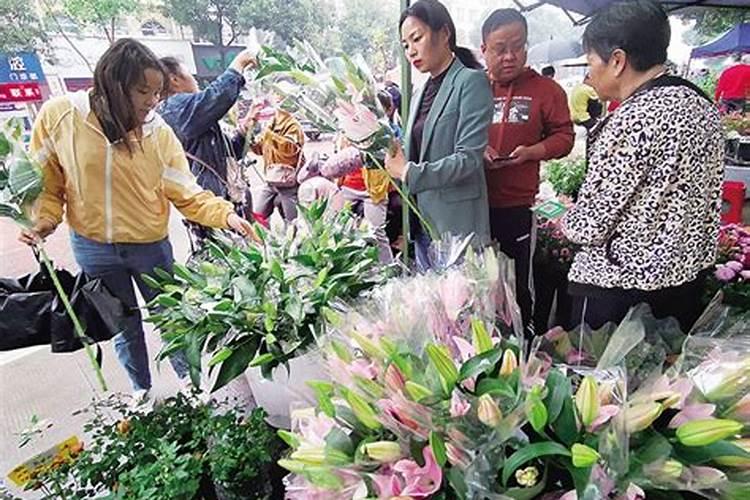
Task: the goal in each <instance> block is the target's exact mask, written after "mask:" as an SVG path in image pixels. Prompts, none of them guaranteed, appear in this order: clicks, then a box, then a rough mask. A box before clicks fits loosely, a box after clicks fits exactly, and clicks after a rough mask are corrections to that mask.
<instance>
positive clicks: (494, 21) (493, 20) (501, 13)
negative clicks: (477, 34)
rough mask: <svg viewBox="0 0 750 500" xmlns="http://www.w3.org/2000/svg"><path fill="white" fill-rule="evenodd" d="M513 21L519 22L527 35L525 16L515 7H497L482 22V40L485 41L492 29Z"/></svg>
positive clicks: (527, 27)
mask: <svg viewBox="0 0 750 500" xmlns="http://www.w3.org/2000/svg"><path fill="white" fill-rule="evenodd" d="M513 23H521V24H522V25H523V31H524V33H526V36H527V37H528V35H529V25H528V23H527V22H526V18H525V17H523V15H522V14H521V13H520V12H518V11H517V10H516V9H497V10H496V11H494V12H493V13H492V14H490V16H489V17H488V18H487V19H485V20H484V23H483V24H482V41H483V42H484V41H486V40H487V37H488V36H490V33H492V32H493V31H495V30H497V29H499V28H501V27H503V26H507V25H509V24H513Z"/></svg>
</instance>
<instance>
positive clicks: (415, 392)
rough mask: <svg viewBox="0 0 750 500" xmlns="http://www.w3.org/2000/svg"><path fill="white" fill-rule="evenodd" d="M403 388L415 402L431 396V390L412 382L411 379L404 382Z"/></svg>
mask: <svg viewBox="0 0 750 500" xmlns="http://www.w3.org/2000/svg"><path fill="white" fill-rule="evenodd" d="M404 388H405V389H406V393H407V394H408V395H409V397H410V398H411V399H412V400H414V401H417V402H419V401H420V400H421V399H424V398H428V397H430V396H432V391H431V390H429V389H428V388H427V387H425V386H423V385H420V384H418V383H416V382H412V381H411V380H409V381H407V382H406V384H404Z"/></svg>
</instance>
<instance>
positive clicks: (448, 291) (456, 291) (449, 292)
mask: <svg viewBox="0 0 750 500" xmlns="http://www.w3.org/2000/svg"><path fill="white" fill-rule="evenodd" d="M469 291H470V290H469V283H468V281H467V280H466V278H464V277H463V276H462V275H461V274H450V275H449V276H448V278H447V279H445V280H442V281H441V283H440V289H439V290H438V294H439V296H440V299H441V302H442V303H443V306H444V307H445V313H446V314H447V315H448V319H449V320H451V321H456V320H457V319H458V315H459V314H460V313H461V311H462V310H463V309H464V307H465V306H466V302H467V301H468V300H469Z"/></svg>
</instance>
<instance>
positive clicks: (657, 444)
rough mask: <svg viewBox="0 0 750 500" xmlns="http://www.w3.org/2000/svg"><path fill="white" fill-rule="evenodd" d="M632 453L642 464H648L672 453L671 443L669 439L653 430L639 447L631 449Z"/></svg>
mask: <svg viewBox="0 0 750 500" xmlns="http://www.w3.org/2000/svg"><path fill="white" fill-rule="evenodd" d="M633 452H634V453H633V455H634V458H635V459H636V460H638V461H639V462H640V463H642V464H650V463H651V462H655V461H657V460H659V459H661V458H663V457H668V456H670V455H671V454H672V445H671V444H670V442H669V440H668V439H667V438H665V437H664V436H662V435H661V434H659V433H658V432H654V433H653V435H652V436H651V437H650V438H648V440H647V441H646V442H645V444H643V446H641V447H639V448H638V449H637V450H633Z"/></svg>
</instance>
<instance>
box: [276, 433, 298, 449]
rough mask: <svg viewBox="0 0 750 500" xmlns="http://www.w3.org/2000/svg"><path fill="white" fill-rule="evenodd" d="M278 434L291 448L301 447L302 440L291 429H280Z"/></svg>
mask: <svg viewBox="0 0 750 500" xmlns="http://www.w3.org/2000/svg"><path fill="white" fill-rule="evenodd" d="M276 434H277V435H278V436H279V437H280V438H281V439H282V440H283V441H284V442H285V443H286V444H288V445H289V447H290V448H292V449H296V448H299V445H300V440H299V438H298V437H297V435H296V434H294V433H291V432H289V431H285V430H284V429H279V430H277V431H276Z"/></svg>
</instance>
